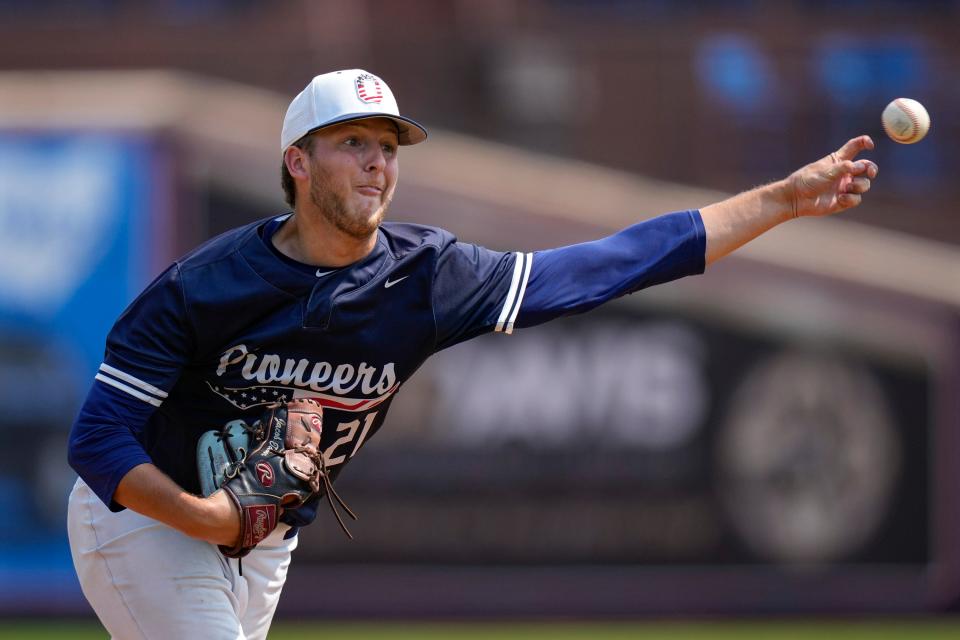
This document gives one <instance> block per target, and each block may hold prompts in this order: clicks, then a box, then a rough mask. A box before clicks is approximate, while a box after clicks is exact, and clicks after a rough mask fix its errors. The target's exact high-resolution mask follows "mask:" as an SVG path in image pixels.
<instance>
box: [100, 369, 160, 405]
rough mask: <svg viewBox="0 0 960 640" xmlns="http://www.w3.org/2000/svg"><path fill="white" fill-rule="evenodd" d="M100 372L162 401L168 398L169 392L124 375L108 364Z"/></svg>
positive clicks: (126, 374) (127, 374)
mask: <svg viewBox="0 0 960 640" xmlns="http://www.w3.org/2000/svg"><path fill="white" fill-rule="evenodd" d="M100 371H102V372H104V373H107V374H110V375H111V376H113V377H114V378H118V379H120V380H123V381H124V382H126V383H129V384H132V385H133V386H135V387H137V388H139V389H142V390H143V391H146V392H147V393H150V394H153V395H155V396H157V397H158V398H161V399H162V398H166V397H167V392H166V391H164V390H163V389H158V388H156V387H155V386H153V385H152V384H147V383H146V382H144V381H143V380H140V379H139V378H134V377H133V376H132V375H130V374H129V373H124V372H123V371H120V370H119V369H116V368H114V367H111V366H110V365H108V364H107V363H106V362H104V363H103V364H101V365H100Z"/></svg>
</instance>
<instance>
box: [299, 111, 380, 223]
mask: <svg viewBox="0 0 960 640" xmlns="http://www.w3.org/2000/svg"><path fill="white" fill-rule="evenodd" d="M313 135H314V136H315V139H314V141H313V147H312V150H311V153H310V156H309V162H310V200H311V202H312V203H313V205H314V206H316V207H317V209H319V211H320V213H321V215H323V216H325V217H326V218H327V220H328V221H329V222H330V223H331V224H333V225H334V226H335V227H336V228H337V229H339V230H340V231H342V232H344V233H346V234H348V235H350V236H352V237H354V238H358V239H364V238H368V237H369V236H370V235H371V234H373V233H375V232H376V230H377V227H378V226H379V225H380V222H381V221H382V220H383V216H384V215H385V214H386V212H387V208H388V207H389V206H390V201H391V200H392V199H393V191H394V189H395V188H396V185H397V175H398V164H397V127H396V125H395V124H394V123H393V121H391V120H387V119H386V118H371V119H369V120H358V121H356V122H348V123H344V124H341V125H336V126H333V127H328V128H326V129H321V130H320V131H318V132H316V133H315V134H313Z"/></svg>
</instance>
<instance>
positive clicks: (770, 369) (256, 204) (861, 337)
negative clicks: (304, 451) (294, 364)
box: [0, 0, 960, 617]
mask: <svg viewBox="0 0 960 640" xmlns="http://www.w3.org/2000/svg"><path fill="white" fill-rule="evenodd" d="M958 27H960V3H957V2H951V1H934V0H927V1H924V2H909V3H908V2H892V1H891V2H869V3H867V2H856V1H854V2H844V3H838V2H829V1H819V2H787V1H779V2H763V3H761V2H750V1H743V0H741V1H732V0H731V1H729V2H702V3H680V2H660V1H655V0H650V1H636V2H627V1H623V0H612V1H602V0H596V1H587V0H553V1H549V0H487V1H480V0H457V1H440V0H433V1H428V0H405V1H397V2H388V1H386V0H366V1H354V2H335V1H332V0H331V1H314V2H310V1H307V0H288V1H275V2H265V1H258V0H244V1H227V0H193V1H186V0H184V1H180V0H171V1H168V2H160V1H155V0H153V1H147V0H139V1H137V0H129V1H121V0H74V1H71V2H66V1H46V0H36V1H33V2H17V1H13V0H0V230H2V235H0V242H2V244H3V251H0V275H2V278H0V331H2V333H0V406H2V408H3V410H2V411H0V415H2V418H0V429H3V430H4V432H5V433H6V434H8V441H10V442H22V441H24V440H25V439H26V438H25V437H24V431H25V430H26V431H30V432H31V435H30V436H29V440H30V441H31V442H33V441H36V442H41V443H42V446H40V447H30V448H29V449H27V450H25V449H24V448H22V447H14V446H10V447H6V448H4V450H3V451H2V452H0V461H2V462H3V464H2V466H0V477H2V480H3V482H2V483H0V505H3V507H4V508H5V510H6V512H7V513H11V514H20V515H19V516H18V517H17V518H16V519H15V521H14V522H13V523H12V524H11V525H10V526H8V527H6V528H5V529H4V530H3V532H2V533H0V541H2V544H0V585H2V586H0V612H5V613H7V614H13V613H18V614H23V613H24V612H30V611H41V610H49V607H51V606H53V607H54V609H55V610H57V611H59V612H62V613H81V612H86V611H87V610H88V609H87V607H86V604H85V603H84V601H83V600H82V597H81V595H80V593H79V588H78V586H77V584H76V580H75V578H74V577H73V573H72V567H71V565H70V559H69V551H68V549H67V547H66V541H65V532H64V526H63V518H64V513H65V500H66V494H67V492H68V490H69V487H70V485H71V484H72V481H73V474H72V472H71V471H70V470H69V468H67V467H66V464H65V439H66V432H67V430H68V428H69V425H70V422H71V420H72V417H73V414H74V413H75V411H76V409H77V407H78V405H79V403H80V402H81V401H82V398H83V396H84V394H85V393H86V390H87V388H88V386H89V383H90V380H91V379H92V375H93V373H94V371H95V370H96V367H97V366H98V365H99V362H100V360H101V356H102V348H103V338H104V336H105V334H106V332H107V331H108V330H109V327H110V325H111V323H112V321H113V320H114V318H115V317H116V316H117V314H118V313H119V312H120V311H121V310H122V309H123V308H124V306H125V305H126V304H127V303H128V302H129V301H130V300H131V299H132V297H133V296H135V295H136V293H137V292H138V291H139V290H140V289H141V288H142V287H143V286H144V285H145V284H146V283H147V282H148V281H149V280H150V279H151V278H152V277H153V276H154V275H155V274H156V273H158V272H159V270H160V269H162V267H163V266H164V265H165V264H166V263H167V262H168V261H169V260H171V259H172V258H174V257H176V256H177V255H179V254H181V253H183V252H184V251H186V250H188V249H189V248H191V247H192V246H194V245H195V244H197V243H199V242H200V241H202V240H204V239H206V238H208V237H210V236H212V235H213V234H215V233H218V232H220V231H222V230H225V229H227V228H229V227H231V226H235V225H237V224H241V223H243V222H247V221H250V220H253V219H256V218H259V217H263V216H266V215H270V214H272V213H275V212H279V211H282V210H283V204H282V200H281V193H280V189H279V178H278V173H279V171H278V166H279V158H278V157H277V153H276V140H277V137H278V135H279V128H280V122H281V119H282V116H283V112H284V110H285V108H286V104H287V102H288V101H289V99H290V97H292V96H293V95H294V94H295V93H296V92H298V91H299V90H300V89H301V88H302V87H303V86H304V85H305V84H306V83H307V82H308V81H309V79H310V78H311V77H312V76H313V75H315V74H316V73H321V72H324V71H327V70H332V69H337V68H352V67H362V68H366V69H369V70H371V71H373V72H375V73H377V74H379V75H381V76H382V77H384V78H385V79H386V80H387V81H388V82H389V83H390V85H391V87H392V88H393V90H394V92H395V94H396V95H397V97H398V100H399V102H400V104H401V109H402V110H403V111H404V112H405V113H408V114H409V115H411V116H412V117H414V118H417V119H418V120H420V121H421V122H423V123H424V124H425V125H426V126H427V127H428V128H429V129H430V130H431V140H430V141H429V143H428V144H426V145H423V146H422V147H417V148H412V149H404V150H403V152H402V154H401V155H402V161H401V167H402V172H401V176H402V178H401V183H400V188H399V190H398V195H397V198H396V199H395V202H394V205H393V208H392V210H391V216H392V217H393V218H394V219H398V220H415V221H419V222H424V223H429V224H438V225H442V226H445V227H447V228H449V229H451V230H453V231H454V232H456V233H458V234H459V235H460V236H461V238H462V239H464V240H467V241H471V242H476V243H480V244H485V245H487V246H490V247H494V248H500V249H520V250H528V251H529V250H535V249H539V248H546V247H550V246H556V245H558V244H565V243H570V242H578V241H584V240H589V239H592V238H596V237H598V236H600V235H603V234H605V233H608V232H610V231H612V230H615V229H617V228H620V227H622V226H625V225H627V224H630V223H631V222H633V221H636V220H640V219H644V218H647V217H650V216H652V215H656V214H658V213H661V212H665V211H668V210H676V209H683V208H692V207H697V206H701V205H704V204H708V203H710V202H712V201H715V200H716V199H718V198H721V197H723V195H724V194H725V193H729V192H734V191H737V190H740V189H744V188H747V187H750V186H753V185H755V184H759V183H762V182H765V181H769V180H772V179H776V178H779V177H782V176H784V175H785V174H787V173H788V172H790V171H792V170H793V169H795V168H797V167H799V166H800V165H801V164H804V163H806V162H809V161H812V160H814V159H816V158H818V157H820V156H822V155H824V154H826V153H827V152H829V151H831V150H833V149H835V148H836V147H839V146H840V145H841V144H842V143H843V142H844V141H846V140H847V139H848V138H850V137H852V136H854V135H857V134H859V133H869V134H871V135H872V136H873V138H874V140H875V141H876V142H877V149H876V150H875V151H874V152H873V153H871V154H870V156H871V157H872V158H873V159H875V160H876V161H877V162H878V163H879V165H880V167H881V174H880V177H879V179H878V180H877V181H876V182H875V185H874V188H873V190H872V191H871V192H870V194H869V197H868V198H867V201H866V204H865V205H863V206H862V207H860V208H859V209H857V210H856V211H854V212H850V213H849V214H844V215H843V216H842V219H839V220H825V221H824V220H821V221H798V222H795V223H791V224H789V225H786V226H784V227H783V228H780V229H777V230H776V231H774V232H772V233H771V234H769V235H768V236H765V237H764V238H762V239H760V240H758V241H757V242H755V243H754V244H752V245H751V246H749V247H747V248H745V249H744V250H743V251H742V252H740V253H738V254H737V255H736V256H734V257H731V258H729V259H728V260H725V261H724V262H723V263H721V264H719V265H716V266H715V267H713V268H711V269H710V270H709V273H708V275H706V276H703V277H700V278H694V279H687V280H685V281H682V282H679V283H674V284H671V285H668V286H666V287H660V288H657V289H653V290H650V291H647V292H643V293H640V294H637V295H634V296H630V297H628V298H626V299H623V300H621V301H617V302H616V303H613V304H610V305H609V306H607V307H605V308H603V309H601V310H598V311H596V312H594V313H591V314H590V315H588V316H584V317H579V318H570V319H565V320H561V321H557V322H555V323H552V324H551V325H549V326H546V327H542V328H538V329H534V330H529V331H521V332H519V333H518V335H515V336H512V337H510V338H504V337H502V336H488V337H485V338H481V339H478V340H476V341H474V342H471V343H468V344H465V345H461V346H459V347H456V348H454V349H451V350H450V351H448V352H444V353H442V354H439V355H438V356H437V357H436V358H435V359H434V360H432V361H431V362H429V363H428V364H427V365H426V366H425V367H424V368H423V369H422V370H421V372H419V373H418V376H417V377H416V378H414V380H413V381H412V382H411V383H410V384H408V385H407V386H406V387H405V388H404V389H403V390H402V392H401V393H400V395H399V397H398V399H397V402H396V403H395V406H394V410H393V413H392V414H391V418H390V420H388V423H387V427H386V428H385V429H384V430H383V432H382V433H381V434H379V435H378V437H377V438H376V439H374V440H373V441H371V442H370V443H369V444H367V445H365V446H364V449H363V453H362V457H363V458H364V459H363V460H360V461H357V462H356V463H354V464H353V465H351V468H350V470H349V471H348V472H346V473H345V474H344V475H343V478H342V480H341V481H340V483H339V485H338V486H342V493H343V494H344V495H345V496H346V497H347V498H348V500H349V502H350V504H351V506H354V507H356V509H357V510H358V511H359V512H360V513H361V518H362V519H361V521H360V522H359V523H357V525H356V527H355V531H354V532H355V534H356V535H357V538H358V540H357V541H355V542H352V543H348V542H346V541H344V540H342V539H341V538H340V537H339V531H338V530H337V528H336V527H335V526H331V523H329V522H325V521H324V520H323V519H322V518H321V520H320V522H318V523H317V524H316V525H315V526H313V527H311V528H310V529H309V530H307V531H305V532H304V535H303V536H302V542H301V547H300V549H299V550H298V552H297V562H296V563H295V566H294V568H293V570H292V571H291V574H290V578H289V586H288V588H287V592H286V594H285V596H284V599H283V601H282V602H281V605H280V612H281V615H303V614H304V612H310V613H312V614H315V615H323V616H373V615H376V616H456V615H462V616H485V615H500V616H502V615H516V616H541V617H542V616H558V615H568V616H569V615H575V616H585V617H589V616H610V615H616V616H628V615H637V614H643V613H677V614H691V613H694V614H695V613H728V612H736V613H769V612H798V611H816V612H829V613H844V612H854V613H857V612H944V611H955V610H956V609H957V607H958V606H960V557H958V555H957V551H956V549H955V540H956V539H957V534H958V523H960V520H958V514H960V511H958V505H957V501H958V497H960V496H958V491H957V486H958V485H957V482H958V480H960V477H958V474H957V472H956V471H955V464H954V460H955V458H956V455H957V453H958V436H957V428H958V427H960V424H958V423H960V400H958V394H957V388H958V383H960V373H958V371H960V341H958V337H960V336H958V333H960V322H958V308H960V249H958V248H957V245H958V243H960V222H958V218H957V216H958V211H957V206H956V200H957V196H958V191H960V185H958V182H957V180H956V179H955V176H956V175H957V173H958V168H960V161H958V152H957V148H958V146H960V145H958V143H960V135H958V128H957V125H956V124H955V123H954V121H953V120H954V118H953V117H952V116H953V114H955V113H956V112H957V111H958V107H960V90H958V87H960V45H958V43H957V38H956V34H957V33H958ZM899 96H907V97H912V98H915V99H918V100H920V101H921V102H923V103H924V104H925V105H926V106H927V108H928V110H929V111H930V114H931V117H932V121H933V125H932V130H931V133H930V135H929V136H928V137H927V139H925V140H923V141H922V142H921V143H919V144H916V145H910V146H902V145H896V144H894V143H892V142H890V141H889V140H887V139H886V138H885V137H884V135H883V133H882V130H881V127H880V112H881V110H882V109H883V107H884V105H885V104H886V103H887V102H889V101H890V100H891V99H893V98H895V97H899ZM504 368H506V369H507V370H510V371H511V372H512V375H511V376H510V377H509V378H505V377H504V376H503V375H502V371H503V370H504ZM38 390H41V393H39V394H38V393H37V392H38ZM38 396H39V397H40V398H42V402H41V405H42V406H40V407H39V408H36V407H34V406H33V405H32V404H31V405H30V406H29V408H28V407H25V406H24V402H23V399H24V398H30V397H38ZM33 432H36V435H35V436H34V435H33ZM331 583H335V584H338V585H339V587H338V588H337V589H336V590H333V591H332V592H331V590H324V591H323V597H322V598H317V597H316V595H315V594H316V590H317V585H325V584H326V585H329V584H331Z"/></svg>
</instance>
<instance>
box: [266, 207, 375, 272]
mask: <svg viewBox="0 0 960 640" xmlns="http://www.w3.org/2000/svg"><path fill="white" fill-rule="evenodd" d="M271 241H272V242H273V246H275V247H276V248H277V250H278V251H280V253H282V254H283V255H285V256H287V257H288V258H292V259H294V260H296V261H297V262H302V263H304V264H309V265H313V266H316V267H345V266H347V265H349V264H353V263H354V262H356V261H358V260H361V259H362V258H365V257H366V256H367V255H369V253H370V252H371V251H373V248H374V247H375V246H376V244H377V232H376V231H374V232H373V233H371V234H370V235H369V236H367V237H366V238H356V237H354V236H352V235H349V234H346V233H344V232H343V231H341V230H340V229H338V228H337V227H335V226H334V225H332V224H331V223H330V221H329V220H327V219H326V218H325V217H324V216H323V215H320V214H319V213H317V212H311V211H304V210H302V209H301V207H299V206H298V207H297V208H295V209H294V214H293V216H292V217H291V218H290V219H288V220H287V221H286V222H285V223H284V224H283V226H281V227H280V228H279V229H278V230H277V232H276V233H275V234H273V238H272V239H271Z"/></svg>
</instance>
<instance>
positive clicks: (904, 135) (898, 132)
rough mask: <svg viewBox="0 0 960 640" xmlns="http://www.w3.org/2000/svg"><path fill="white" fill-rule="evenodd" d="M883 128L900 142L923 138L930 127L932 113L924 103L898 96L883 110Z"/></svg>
mask: <svg viewBox="0 0 960 640" xmlns="http://www.w3.org/2000/svg"><path fill="white" fill-rule="evenodd" d="M882 119H883V130H884V131H886V132H887V135H888V136H890V139H891V140H893V141H894V142H899V143H900V144H913V143H914V142H920V141H921V140H923V136H925V135H927V131H928V130H929V129H930V115H929V114H928V113H927V110H926V109H924V107H923V105H922V104H920V103H919V102H917V101H916V100H911V99H910V98H897V99H896V100H894V101H893V102H891V103H890V104H888V105H887V108H886V109H884V110H883V118H882Z"/></svg>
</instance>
